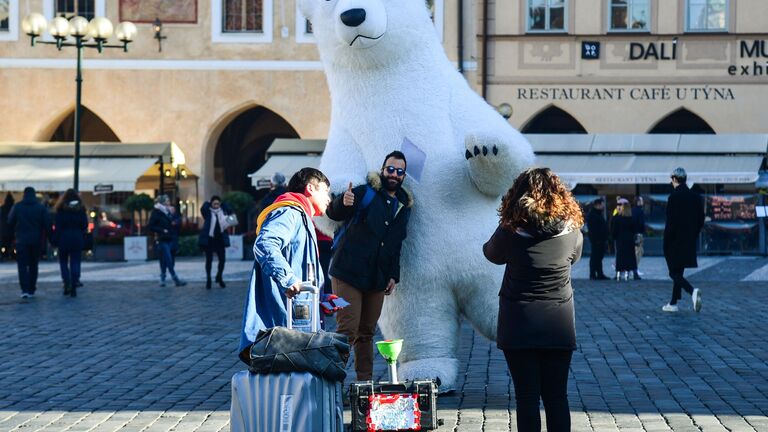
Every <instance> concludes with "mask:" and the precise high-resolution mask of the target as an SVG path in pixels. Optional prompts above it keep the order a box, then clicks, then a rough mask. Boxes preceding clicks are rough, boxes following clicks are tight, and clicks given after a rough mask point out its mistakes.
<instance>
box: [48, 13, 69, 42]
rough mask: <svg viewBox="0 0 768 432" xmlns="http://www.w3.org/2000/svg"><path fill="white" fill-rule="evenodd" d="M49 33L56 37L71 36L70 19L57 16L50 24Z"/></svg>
mask: <svg viewBox="0 0 768 432" xmlns="http://www.w3.org/2000/svg"><path fill="white" fill-rule="evenodd" d="M48 33H50V34H51V36H53V37H55V38H62V39H63V38H66V37H67V36H69V21H68V20H67V19H66V18H64V17H56V18H54V19H53V20H51V23H50V24H49V25H48Z"/></svg>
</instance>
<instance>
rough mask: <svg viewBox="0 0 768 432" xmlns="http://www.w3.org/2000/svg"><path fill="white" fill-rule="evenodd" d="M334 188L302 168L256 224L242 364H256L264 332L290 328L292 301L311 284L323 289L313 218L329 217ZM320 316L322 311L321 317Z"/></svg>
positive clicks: (314, 171) (320, 175)
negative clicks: (255, 348) (253, 351)
mask: <svg viewBox="0 0 768 432" xmlns="http://www.w3.org/2000/svg"><path fill="white" fill-rule="evenodd" d="M329 188H330V182H329V181H328V178H327V177H326V176H325V174H323V173H322V172H321V171H320V170H317V169H315V168H302V169H301V170H299V171H298V172H297V173H296V174H294V175H293V177H291V180H290V181H289V182H288V192H286V193H284V194H282V195H280V196H279V197H277V199H276V200H275V202H274V203H272V204H271V205H269V206H268V207H267V208H265V209H264V210H263V211H262V212H261V214H259V217H258V218H257V220H256V224H257V225H256V241H255V242H254V244H253V255H254V257H255V260H254V263H253V271H252V273H251V282H250V287H249V289H248V298H247V299H246V302H245V310H244V311H243V324H242V328H241V332H240V348H239V349H238V353H239V356H240V359H241V360H242V361H243V362H245V363H246V364H250V355H249V350H248V348H250V346H251V345H252V344H253V342H254V341H255V340H256V337H257V336H258V334H259V331H260V330H265V329H267V328H270V327H276V326H286V325H287V324H288V312H287V310H286V298H292V297H294V296H295V295H296V294H298V293H300V292H301V284H302V282H305V281H310V282H312V283H313V284H315V285H316V286H322V284H323V280H324V275H323V273H322V271H321V270H319V268H320V266H319V258H318V251H317V237H316V235H315V225H314V222H313V221H312V217H313V216H322V215H323V214H325V211H326V209H327V208H328V204H329V203H330V201H331V196H330V192H329ZM315 312H316V313H317V312H319V311H315Z"/></svg>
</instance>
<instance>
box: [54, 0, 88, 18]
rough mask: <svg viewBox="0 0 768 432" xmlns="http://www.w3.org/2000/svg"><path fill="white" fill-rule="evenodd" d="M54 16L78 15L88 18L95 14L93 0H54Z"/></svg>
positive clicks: (69, 16) (68, 16) (67, 16)
mask: <svg viewBox="0 0 768 432" xmlns="http://www.w3.org/2000/svg"><path fill="white" fill-rule="evenodd" d="M53 13H54V16H62V17H64V18H72V17H74V16H75V15H79V16H81V17H83V18H86V19H88V20H91V19H93V18H94V17H95V16H96V2H95V0H55V1H54V11H53Z"/></svg>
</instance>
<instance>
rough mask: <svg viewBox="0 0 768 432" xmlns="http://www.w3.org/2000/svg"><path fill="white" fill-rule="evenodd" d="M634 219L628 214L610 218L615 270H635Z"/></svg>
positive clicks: (635, 230)
mask: <svg viewBox="0 0 768 432" xmlns="http://www.w3.org/2000/svg"><path fill="white" fill-rule="evenodd" d="M636 232H637V229H636V227H635V221H634V220H633V219H632V217H630V216H620V215H616V216H614V217H613V219H611V236H613V240H614V241H615V242H616V271H630V270H637V259H636V258H635V233H636Z"/></svg>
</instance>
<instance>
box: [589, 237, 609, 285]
mask: <svg viewBox="0 0 768 432" xmlns="http://www.w3.org/2000/svg"><path fill="white" fill-rule="evenodd" d="M590 243H591V246H592V251H591V252H590V254H589V277H600V276H604V275H605V273H603V257H604V256H605V242H604V241H600V242H590Z"/></svg>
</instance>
